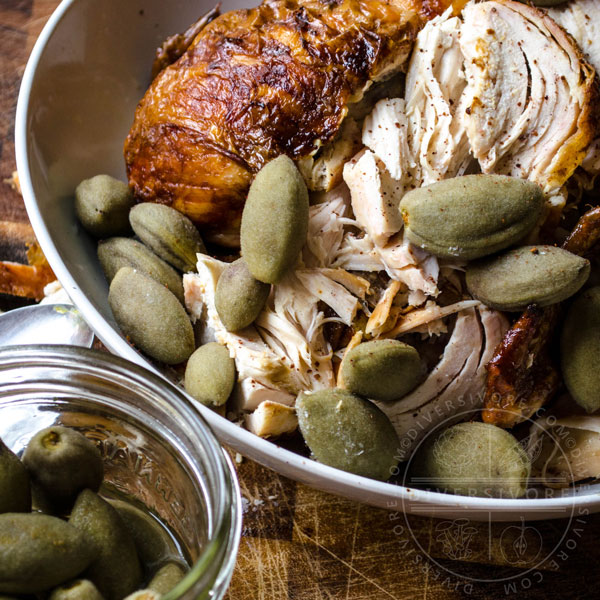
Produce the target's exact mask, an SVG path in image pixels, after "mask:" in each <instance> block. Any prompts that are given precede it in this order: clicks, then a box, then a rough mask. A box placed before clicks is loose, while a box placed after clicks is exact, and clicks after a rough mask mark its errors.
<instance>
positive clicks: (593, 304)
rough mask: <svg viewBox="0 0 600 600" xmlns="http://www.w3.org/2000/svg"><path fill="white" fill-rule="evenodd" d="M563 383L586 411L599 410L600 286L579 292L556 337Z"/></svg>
mask: <svg viewBox="0 0 600 600" xmlns="http://www.w3.org/2000/svg"><path fill="white" fill-rule="evenodd" d="M560 356H561V368H562V374H563V379H564V381H565V385H566V386H567V389H568V390H569V392H570V394H571V396H573V399H574V400H575V402H577V404H579V405H580V406H582V407H583V408H585V410H586V411H587V412H588V413H592V412H595V411H597V410H598V409H600V287H593V288H590V289H588V290H585V291H584V292H582V293H581V294H579V295H578V296H577V297H576V298H575V300H574V301H573V304H571V306H570V308H569V311H568V312H567V316H566V318H565V321H564V323H563V327H562V333H561V340H560Z"/></svg>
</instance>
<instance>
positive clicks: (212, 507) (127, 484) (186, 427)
mask: <svg viewBox="0 0 600 600" xmlns="http://www.w3.org/2000/svg"><path fill="white" fill-rule="evenodd" d="M51 425H64V426H67V427H73V428H76V429H77V430H78V431H80V432H81V433H83V434H84V435H86V436H88V437H89V438H91V439H92V440H93V441H94V442H95V443H96V444H97V445H98V447H99V448H100V451H101V454H102V457H103V460H104V468H105V479H104V483H103V484H102V488H101V489H100V494H101V495H104V496H106V497H111V496H117V497H120V498H122V499H130V500H133V501H135V502H136V503H138V504H139V503H141V504H143V506H144V507H145V509H146V510H147V511H148V512H149V513H150V514H151V515H153V516H154V517H155V518H157V519H158V520H159V521H160V522H161V523H162V524H164V525H166V526H167V527H168V529H169V530H170V532H171V533H172V534H173V537H174V539H175V540H176V541H177V543H178V545H179V547H180V549H181V550H182V553H183V554H184V556H186V558H187V559H188V562H189V564H190V566H191V567H190V571H189V572H188V574H187V575H186V576H185V578H184V579H183V580H182V581H181V582H180V583H179V584H178V585H177V586H176V587H175V588H174V589H173V590H171V591H170V592H169V593H168V594H166V595H164V596H163V600H203V599H205V598H206V599H208V598H211V599H219V598H222V597H223V596H224V594H225V591H226V589H227V586H228V585H229V581H230V579H231V575H232V572H233V567H234V564H235V558H236V554H237V550H238V545H239V538H240V533H241V501H240V494H239V488H238V484H237V479H236V476H235V470H234V468H233V465H232V464H231V461H230V459H229V457H228V456H227V455H226V454H225V452H224V450H223V449H222V448H221V447H220V446H219V443H218V442H217V440H216V438H215V437H214V435H213V433H212V432H211V430H210V429H209V427H208V425H207V424H206V423H205V422H204V420H203V418H202V417H201V416H200V415H199V414H198V412H197V410H195V409H194V407H193V405H192V403H191V402H189V401H188V400H187V398H186V396H185V394H183V393H182V392H181V391H180V390H179V389H177V388H176V387H175V386H173V385H171V384H169V383H168V382H166V381H165V380H163V379H161V378H160V377H158V376H157V375H155V374H153V373H151V372H149V371H147V370H146V369H143V368H142V367H139V366H137V365H135V364H133V363H131V362H129V361H126V360H124V359H122V358H118V357H116V356H112V355H110V354H108V353H105V352H99V351H96V350H87V349H83V348H77V347H73V346H14V347H7V348H3V349H1V350H0V437H1V438H2V439H3V440H4V442H5V443H6V445H7V446H9V447H10V448H11V449H12V450H13V451H14V452H16V453H17V454H20V453H21V452H22V450H23V449H24V448H25V446H26V445H27V443H28V441H29V440H30V439H31V437H33V435H34V434H35V433H36V432H37V431H39V430H40V429H43V428H45V427H49V426H51Z"/></svg>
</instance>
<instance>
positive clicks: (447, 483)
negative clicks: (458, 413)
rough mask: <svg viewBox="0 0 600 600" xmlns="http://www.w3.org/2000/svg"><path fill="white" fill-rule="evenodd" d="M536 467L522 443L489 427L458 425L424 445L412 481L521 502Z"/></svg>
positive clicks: (419, 450)
mask: <svg viewBox="0 0 600 600" xmlns="http://www.w3.org/2000/svg"><path fill="white" fill-rule="evenodd" d="M530 473H531V461H530V460H529V457H528V456H527V453H526V452H525V450H524V449H523V448H522V446H521V445H520V444H519V442H518V441H517V439H516V438H515V437H514V436H513V435H511V434H510V433H508V431H505V430H504V429H501V428H500V427H496V426H495V425H490V424H488V423H479V422H471V423H458V424H457V425H453V426H452V427H449V428H448V429H445V430H443V431H441V432H440V433H438V434H437V435H433V436H431V437H429V438H428V439H427V440H426V441H425V442H423V443H422V444H421V445H420V446H419V448H418V449H417V452H416V454H415V456H414V458H413V461H412V464H411V466H410V475H409V481H411V480H413V479H416V480H418V481H419V484H420V485H425V486H427V487H432V488H435V489H438V490H440V491H444V492H450V493H452V494H461V495H463V496H481V497H487V498H521V497H522V496H523V495H524V494H525V490H526V489H527V482H528V479H529V475H530Z"/></svg>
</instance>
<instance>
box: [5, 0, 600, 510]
mask: <svg viewBox="0 0 600 600" xmlns="http://www.w3.org/2000/svg"><path fill="white" fill-rule="evenodd" d="M214 3H215V0H177V1H172V2H165V1H164V0H145V1H144V0H127V1H126V2H123V0H102V2H99V1H98V0H64V1H63V3H62V4H61V5H60V6H59V8H58V9H57V10H56V12H55V13H54V14H53V15H52V17H51V18H50V20H49V21H48V24H47V25H46V27H45V29H44V31H43V32H42V34H41V36H40V38H39V40H38V42H37V44H36V46H35V48H34V50H33V53H32V55H31V58H30V60H29V63H28V65H27V69H26V71H25V75H24V78H23V83H22V86H21V92H20V96H19V104H18V110H17V122H16V145H17V165H18V170H19V176H20V181H21V186H22V189H23V196H24V198H25V203H26V206H27V210H28V213H29V218H30V220H31V223H32V225H33V228H34V230H35V232H36V235H37V237H38V240H39V242H40V244H41V246H42V249H43V251H44V253H45V254H46V256H47V258H48V260H49V262H50V264H51V265H52V268H53V269H54V271H55V273H56V275H57V276H58V278H59V280H60V281H61V283H62V284H63V286H64V287H65V289H66V290H67V292H68V293H69V295H70V296H71V298H72V299H73V301H74V302H75V303H76V304H77V306H78V307H79V309H80V311H81V312H82V313H83V315H84V316H85V318H86V320H87V321H88V323H89V324H90V325H91V327H92V328H93V329H94V331H95V332H96V333H97V335H98V337H99V338H100V339H101V340H102V341H103V342H104V343H105V344H106V346H107V347H108V348H109V349H110V350H111V351H112V352H114V353H116V354H120V355H121V356H124V357H126V358H128V359H130V360H132V361H134V362H136V363H139V364H141V365H144V366H146V367H149V368H150V369H153V370H155V371H156V367H154V366H153V365H151V364H150V363H149V362H148V361H147V360H146V359H145V358H144V357H142V356H141V355H140V354H138V353H137V352H136V351H135V350H133V349H132V348H131V346H130V345H129V344H128V343H127V342H126V341H125V339H124V338H123V337H122V335H121V334H120V332H119V330H118V328H117V326H116V324H115V322H114V320H113V317H112V315H111V312H110V309H109V306H108V302H107V293H108V286H107V283H106V280H105V278H104V275H103V274H102V271H101V269H100V265H99V263H98V261H97V258H96V249H95V244H94V242H93V241H92V240H91V239H90V238H89V237H88V236H87V234H85V233H84V232H83V231H82V230H81V228H80V227H79V226H78V224H77V221H76V219H75V214H74V210H73V201H72V195H73V190H74V188H75V187H76V185H77V184H78V183H79V181H80V180H81V179H84V178H87V177H90V176H92V175H95V174H97V173H109V174H112V175H114V176H116V177H119V178H123V179H124V177H125V171H124V163H123V157H122V148H123V142H124V140H125V137H126V135H127V132H128V130H129V127H130V125H131V122H132V118H133V112H134V109H135V106H136V103H137V102H138V100H139V99H140V98H141V96H142V95H143V93H144V90H145V89H146V87H147V85H148V83H149V74H150V67H151V64H152V59H153V56H154V50H155V48H156V47H157V46H158V45H159V44H160V42H161V41H162V40H163V39H164V38H165V37H166V36H167V35H171V34H173V33H176V32H180V31H183V30H184V29H185V28H186V27H187V26H188V25H189V24H190V23H192V22H193V21H194V20H196V18H198V17H199V16H200V14H202V13H204V12H206V11H207V10H209V9H210V8H212V6H213V5H214ZM247 3H252V0H225V2H224V3H223V9H224V10H229V9H232V8H241V7H243V6H244V5H246V6H247V5H248V4H247ZM201 409H202V412H203V415H204V417H205V418H206V420H207V421H208V422H209V423H210V424H211V426H212V428H213V429H214V431H215V432H216V434H217V435H218V437H219V438H220V439H221V441H222V442H223V443H225V444H228V445H230V446H231V447H233V448H234V449H236V450H238V451H239V452H241V453H242V454H244V455H246V456H248V457H250V458H252V459H254V460H256V461H258V462H260V463H262V464H263V465H266V466H267V467H270V468H272V469H275V470H276V471H278V472H280V473H282V474H283V475H286V476H288V477H291V478H293V479H297V480H299V481H302V482H304V483H307V484H308V485H311V486H314V487H317V488H320V489H322V490H325V491H329V492H333V493H335V494H340V495H343V496H346V497H348V498H352V499H354V500H359V501H362V502H366V503H369V504H373V505H376V506H380V507H383V508H390V509H396V510H398V509H403V510H405V511H406V512H412V513H417V512H421V513H423V514H433V515H436V516H445V517H448V516H457V515H460V516H463V517H470V518H473V519H481V520H488V519H492V520H514V519H517V518H519V517H520V516H525V517H527V518H529V519H543V518H551V517H567V516H569V515H570V514H571V513H572V511H573V510H575V509H577V508H579V509H583V507H587V508H588V509H589V510H600V496H599V495H598V491H597V490H591V489H589V488H587V489H586V490H585V491H584V492H577V493H574V494H573V495H570V496H567V497H562V498H550V499H530V500H527V499H521V500H498V499H489V498H467V497H460V496H453V495H447V494H439V493H433V492H428V491H421V490H413V489H408V488H406V487H403V486H399V485H392V484H388V483H381V482H378V481H374V480H371V479H366V478H364V477H358V476H356V475H352V474H350V473H345V472H342V471H339V470H337V469H333V468H331V467H327V466H325V465H321V464H318V463H316V462H314V461H311V460H309V459H307V458H304V457H302V456H300V455H297V454H294V453H292V452H289V451H287V450H285V449H283V448H280V447H278V446H277V445H275V444H273V443H271V442H268V441H265V440H262V439H259V438H257V437H255V436H254V435H252V434H250V433H249V432H247V431H245V430H243V429H241V428H240V427H238V426H237V425H234V424H233V423H231V422H229V421H227V420H226V419H224V418H222V417H219V416H218V415H216V414H215V413H214V412H212V411H210V410H208V409H204V408H203V407H201Z"/></svg>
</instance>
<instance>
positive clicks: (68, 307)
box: [0, 304, 94, 348]
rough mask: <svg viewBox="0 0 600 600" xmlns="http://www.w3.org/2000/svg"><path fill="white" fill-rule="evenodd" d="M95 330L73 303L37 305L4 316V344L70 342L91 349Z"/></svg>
mask: <svg viewBox="0 0 600 600" xmlns="http://www.w3.org/2000/svg"><path fill="white" fill-rule="evenodd" d="M93 341H94V332H93V331H92V330H91V329H90V327H89V326H88V324H87V323H86V322H85V321H84V320H83V318H82V316H81V315H80V314H79V311H78V310H77V309H76V308H75V307H74V306H73V305H72V304H36V305H33V306H25V307H23V308H17V309H15V310H10V311H8V312H6V313H4V314H2V315H0V346H15V345H21V344H53V345H54V344H68V345H71V346H85V347H87V348H89V347H90V346H91V345H92V342H93Z"/></svg>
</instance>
